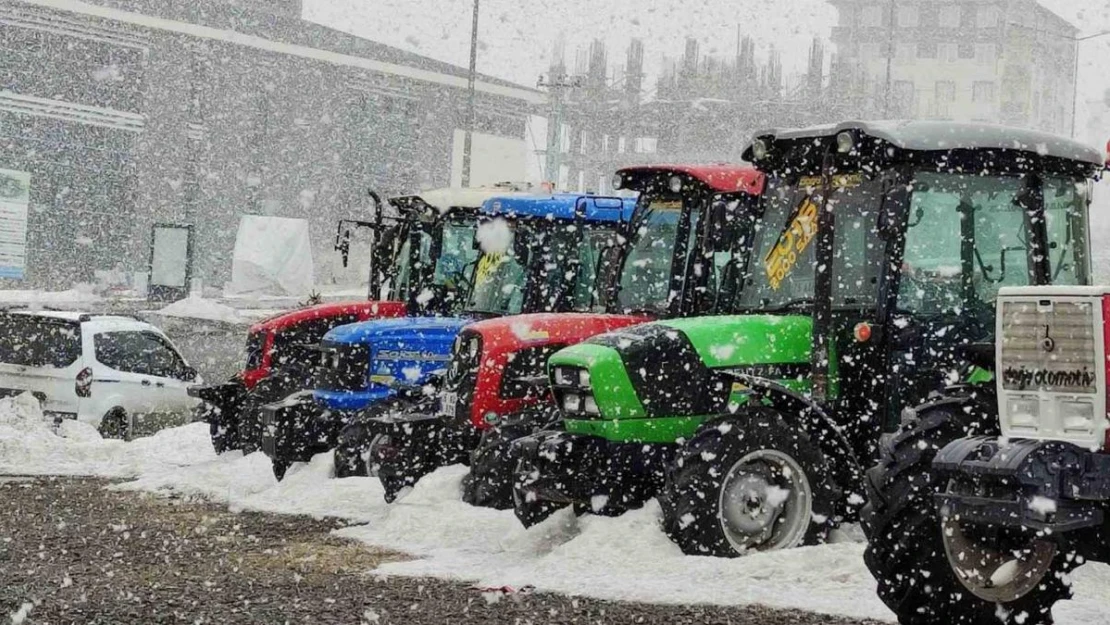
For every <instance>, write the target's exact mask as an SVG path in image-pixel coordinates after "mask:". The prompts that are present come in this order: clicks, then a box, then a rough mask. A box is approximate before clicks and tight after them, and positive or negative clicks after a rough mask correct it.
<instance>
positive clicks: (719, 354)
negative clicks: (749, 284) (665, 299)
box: [658, 315, 813, 369]
mask: <svg viewBox="0 0 1110 625" xmlns="http://www.w3.org/2000/svg"><path fill="white" fill-rule="evenodd" d="M658 323H660V325H664V326H667V327H670V328H674V329H676V330H680V331H681V332H682V333H683V334H685V335H686V337H687V338H688V339H689V340H690V343H691V344H693V346H694V349H696V350H697V351H698V354H700V356H701V359H702V362H704V363H705V366H707V367H709V368H710V369H720V368H724V367H735V366H739V365H759V364H781V363H808V362H809V356H810V347H811V344H812V342H813V341H812V336H813V319H812V318H811V317H803V316H797V315H790V316H785V315H736V316H731V317H695V318H692V319H675V320H672V321H661V322H658Z"/></svg>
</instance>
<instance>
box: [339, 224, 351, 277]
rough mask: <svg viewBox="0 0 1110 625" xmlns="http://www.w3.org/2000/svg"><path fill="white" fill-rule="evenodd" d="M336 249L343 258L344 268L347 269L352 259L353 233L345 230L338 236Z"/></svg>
mask: <svg viewBox="0 0 1110 625" xmlns="http://www.w3.org/2000/svg"><path fill="white" fill-rule="evenodd" d="M335 249H336V250H337V251H338V252H339V255H340V256H342V257H343V267H344V268H346V267H347V264H348V263H349V262H350V259H351V231H350V230H344V231H343V233H342V234H341V235H337V236H336V240H335Z"/></svg>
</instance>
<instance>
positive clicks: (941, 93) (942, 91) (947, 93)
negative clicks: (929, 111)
mask: <svg viewBox="0 0 1110 625" xmlns="http://www.w3.org/2000/svg"><path fill="white" fill-rule="evenodd" d="M936 89H937V95H936V98H937V103H939V104H945V103H949V102H955V101H956V83H954V82H952V81H951V80H938V81H937V86H936Z"/></svg>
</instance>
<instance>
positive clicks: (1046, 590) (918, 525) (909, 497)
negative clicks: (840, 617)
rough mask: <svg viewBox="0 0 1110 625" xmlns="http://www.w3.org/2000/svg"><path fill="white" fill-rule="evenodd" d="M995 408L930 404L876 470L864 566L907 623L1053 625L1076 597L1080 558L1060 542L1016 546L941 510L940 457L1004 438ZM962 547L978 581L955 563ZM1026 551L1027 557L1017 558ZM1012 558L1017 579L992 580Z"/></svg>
mask: <svg viewBox="0 0 1110 625" xmlns="http://www.w3.org/2000/svg"><path fill="white" fill-rule="evenodd" d="M994 405H995V403H994V397H993V395H992V394H990V393H989V391H986V392H984V391H978V392H976V391H969V392H965V394H964V396H963V397H958V396H957V397H952V398H949V399H946V400H938V401H934V402H932V403H930V404H926V405H925V406H923V407H921V408H919V409H917V411H916V416H915V417H913V418H911V419H910V420H909V421H908V423H906V424H905V425H904V426H903V427H902V429H901V431H899V432H898V433H897V434H896V435H894V436H893V437H892V438H890V439H889V440H886V441H884V443H883V445H882V447H881V449H880V460H879V463H878V465H876V466H875V467H873V468H872V469H871V470H870V471H868V474H867V490H868V495H869V501H868V503H867V505H866V506H864V508H863V511H862V520H863V524H864V531H865V532H866V533H867V535H868V539H869V543H868V546H867V549H866V551H865V552H864V562H865V563H866V565H867V568H869V569H870V570H871V574H872V575H874V576H875V579H876V580H877V581H878V593H879V597H880V598H881V599H882V600H883V602H884V603H886V605H887V606H888V607H889V608H890V609H891V610H893V611H894V613H895V614H896V615H897V616H898V619H899V622H900V623H902V624H903V625H933V624H935V623H952V624H954V625H999V624H1000V623H1001V624H1003V625H1007V624H1010V625H1045V624H1048V623H1051V622H1052V614H1051V609H1052V606H1053V604H1055V603H1056V602H1057V601H1059V600H1061V599H1066V598H1068V597H1069V596H1070V594H1071V593H1070V590H1069V588H1068V585H1067V583H1066V582H1065V580H1064V579H1063V578H1064V574H1065V573H1066V572H1067V570H1068V569H1069V567H1070V566H1072V564H1070V563H1069V560H1071V558H1069V557H1068V556H1067V555H1066V554H1064V553H1062V552H1059V551H1057V550H1056V547H1055V546H1054V545H1051V544H1046V543H1045V542H1043V541H1038V540H1036V539H1035V537H1031V536H1026V537H1025V538H1023V539H1022V538H1019V540H1018V541H1017V542H1015V541H1014V540H1013V538H1014V536H1012V532H1011V531H1010V530H1003V531H998V530H987V531H983V530H982V528H978V529H977V528H975V527H961V525H962V524H956V523H953V522H952V521H951V520H945V519H942V518H941V515H940V514H939V512H938V511H937V505H936V502H935V497H934V495H935V494H937V493H938V492H940V491H941V489H944V488H946V481H945V480H942V479H940V478H939V477H938V476H937V475H936V474H935V473H934V472H933V469H932V463H933V459H934V457H935V456H936V454H937V452H938V451H939V450H941V449H942V448H944V446H945V445H947V444H948V443H950V442H952V441H954V440H956V439H960V438H965V437H971V436H987V435H995V434H997V433H998V425H997V423H998V418H997V414H996V413H995V412H994V410H995V408H994ZM945 534H947V537H946V536H945ZM1006 534H1011V535H1010V536H1009V537H1007V536H1005V535H1006ZM1030 538H1031V539H1032V540H1029V539H1030ZM1000 541H1004V542H1000ZM1022 541H1027V542H1025V545H1021V544H1019V543H1020V542H1022ZM946 543H947V544H946ZM1003 545H1005V546H1003ZM1027 547H1028V548H1030V549H1026V548H1027ZM946 548H947V549H946ZM953 548H955V549H957V550H958V553H956V552H955V551H954V552H953V554H952V555H953V556H954V557H955V558H957V559H959V560H960V561H961V563H963V566H961V567H960V569H961V571H962V573H961V575H962V576H963V577H964V578H965V579H966V580H968V582H969V583H965V582H964V581H961V577H960V576H958V575H957V573H956V571H955V570H954V569H953V566H952V565H951V564H950V563H949V555H948V551H949V550H952V549H953ZM1022 550H1025V551H1026V554H1025V555H1026V556H1027V557H1023V558H1019V559H1015V558H1014V555H1012V554H1014V553H1015V552H1019V551H1022ZM1007 561H1012V562H1014V563H1017V564H1016V568H1015V574H1014V575H1007V576H1003V577H997V575H996V576H995V577H994V578H992V576H991V572H994V573H996V574H997V573H998V572H1000V571H1001V570H1002V569H1001V567H1000V566H999V564H1000V563H1004V562H1007ZM1023 562H1024V563H1026V564H1027V565H1028V566H1026V565H1023V564H1022V563H1023ZM982 567H988V568H987V570H986V577H985V578H983V577H981V574H982V573H983V570H982ZM975 579H985V580H986V583H985V584H976V583H974V580H975ZM999 580H1001V582H999ZM980 595H982V596H980ZM988 597H989V598H988Z"/></svg>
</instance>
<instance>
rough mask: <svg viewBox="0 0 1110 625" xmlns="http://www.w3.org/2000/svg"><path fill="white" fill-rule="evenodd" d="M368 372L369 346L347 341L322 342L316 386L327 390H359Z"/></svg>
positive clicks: (365, 382)
mask: <svg viewBox="0 0 1110 625" xmlns="http://www.w3.org/2000/svg"><path fill="white" fill-rule="evenodd" d="M369 372H370V347H369V346H368V345H352V344H347V343H323V344H321V346H320V368H319V369H318V370H317V371H316V388H318V389H321V390H327V391H361V390H364V389H365V388H366V385H367V379H368V378H367V376H368V375H369Z"/></svg>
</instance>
